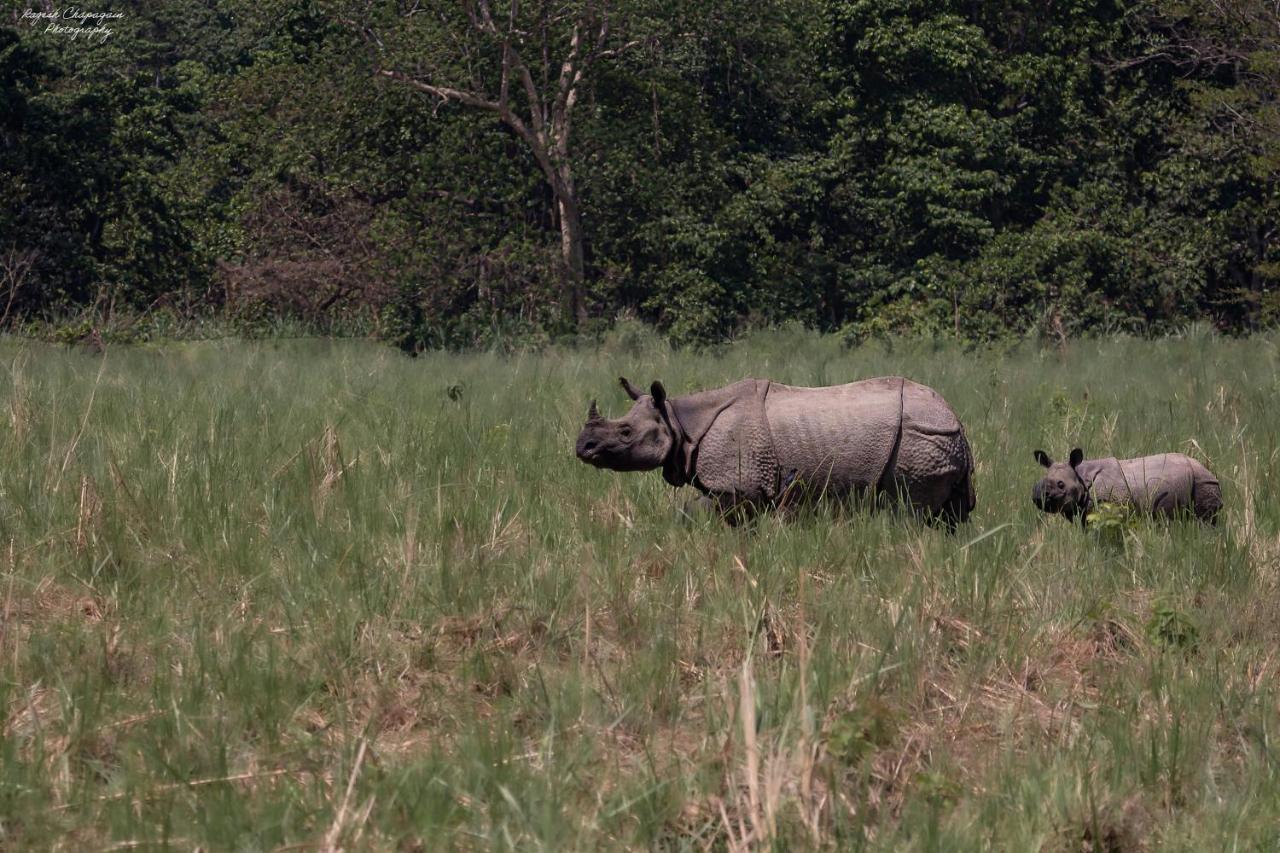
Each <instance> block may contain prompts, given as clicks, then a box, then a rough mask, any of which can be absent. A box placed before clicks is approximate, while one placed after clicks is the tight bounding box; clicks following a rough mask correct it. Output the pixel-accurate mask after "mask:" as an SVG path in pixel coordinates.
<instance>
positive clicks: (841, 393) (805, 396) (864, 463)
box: [765, 377, 903, 490]
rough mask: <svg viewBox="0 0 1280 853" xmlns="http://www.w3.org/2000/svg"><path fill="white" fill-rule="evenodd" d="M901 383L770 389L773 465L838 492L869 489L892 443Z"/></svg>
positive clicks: (893, 379)
mask: <svg viewBox="0 0 1280 853" xmlns="http://www.w3.org/2000/svg"><path fill="white" fill-rule="evenodd" d="M902 400H903V380H901V379H899V378H896V377H883V378H878V379H867V380H863V381H861V382H850V383H848V384H847V385H832V386H829V387H826V388H797V387H794V386H790V385H781V384H774V385H773V386H771V387H770V389H769V395H768V397H767V398H766V401H765V410H766V412H767V414H768V420H769V428H770V430H771V432H772V435H773V441H774V447H775V448H776V453H777V463H778V466H779V468H780V469H781V470H782V471H784V472H788V473H789V472H790V471H793V470H794V471H796V472H797V474H798V475H799V476H800V477H801V478H803V479H804V480H806V481H808V482H810V483H813V484H815V485H818V486H824V485H826V486H830V487H832V488H835V489H839V490H846V489H864V488H869V487H872V486H875V485H876V484H877V483H878V482H879V480H880V477H881V475H882V474H883V472H884V469H885V466H886V464H887V463H888V460H889V457H890V455H891V454H892V453H893V448H894V446H895V444H896V443H897V440H898V428H899V423H900V413H901V411H902Z"/></svg>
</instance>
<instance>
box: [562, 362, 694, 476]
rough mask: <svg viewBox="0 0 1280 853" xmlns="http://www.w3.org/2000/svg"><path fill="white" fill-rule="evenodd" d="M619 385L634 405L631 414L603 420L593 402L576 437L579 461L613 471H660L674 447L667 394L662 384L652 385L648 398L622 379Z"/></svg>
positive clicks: (674, 438)
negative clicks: (585, 420)
mask: <svg viewBox="0 0 1280 853" xmlns="http://www.w3.org/2000/svg"><path fill="white" fill-rule="evenodd" d="M619 382H621V383H622V387H623V388H624V389H625V390H626V392H627V396H629V397H630V398H631V399H632V400H633V401H634V403H633V404H632V406H631V411H629V412H627V413H626V414H625V415H623V416H622V417H620V418H617V419H610V418H605V417H602V416H601V415H600V410H599V409H597V408H596V401H595V400H592V401H591V408H590V409H589V410H588V411H587V422H586V424H585V425H584V426H583V427H582V432H580V433H579V434H578V443H577V447H576V448H575V450H576V452H577V454H578V458H579V459H581V460H582V461H583V462H586V463H587V464H588V465H594V466H596V467H597V468H609V469H611V470H613V471H649V470H652V469H654V468H660V467H662V466H663V464H664V463H666V462H667V461H668V459H670V458H671V456H672V450H673V449H674V447H675V444H676V435H675V432H674V430H673V428H672V426H671V423H670V421H669V419H668V415H667V410H666V403H667V392H666V390H665V389H664V388H663V387H662V383H661V382H654V383H653V385H652V386H650V388H649V393H648V394H645V393H642V392H641V391H640V390H639V389H637V388H636V387H635V386H634V385H632V384H631V383H630V382H628V381H627V380H626V378H625V377H624V378H621V379H619Z"/></svg>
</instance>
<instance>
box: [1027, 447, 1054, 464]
mask: <svg viewBox="0 0 1280 853" xmlns="http://www.w3.org/2000/svg"><path fill="white" fill-rule="evenodd" d="M1031 455H1032V456H1034V457H1035V458H1036V461H1037V462H1039V463H1040V464H1041V465H1043V466H1044V467H1046V468H1048V467H1049V466H1050V465H1052V464H1053V460H1052V459H1050V458H1049V454H1048V453H1045V452H1044V451H1043V450H1036V451H1034V452H1033V453H1032V454H1031Z"/></svg>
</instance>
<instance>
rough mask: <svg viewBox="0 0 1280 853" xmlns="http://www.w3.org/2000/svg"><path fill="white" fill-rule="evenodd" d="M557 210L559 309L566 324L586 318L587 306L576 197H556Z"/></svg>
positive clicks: (579, 216)
mask: <svg viewBox="0 0 1280 853" xmlns="http://www.w3.org/2000/svg"><path fill="white" fill-rule="evenodd" d="M556 205H557V207H558V208H559V213H560V260H561V263H562V269H561V276H562V285H561V287H562V289H561V294H560V309H561V312H562V313H563V315H564V320H565V322H566V323H567V324H569V325H570V326H573V325H577V324H579V323H582V322H583V321H584V320H586V319H587V306H586V304H585V303H584V301H583V298H582V283H583V281H584V279H585V277H586V273H585V270H584V268H583V267H584V263H583V251H582V243H583V238H582V214H581V212H580V211H579V210H578V200H577V199H576V198H575V197H574V196H573V195H569V194H567V195H564V196H561V197H559V198H557V199H556Z"/></svg>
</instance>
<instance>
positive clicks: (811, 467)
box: [577, 376, 974, 526]
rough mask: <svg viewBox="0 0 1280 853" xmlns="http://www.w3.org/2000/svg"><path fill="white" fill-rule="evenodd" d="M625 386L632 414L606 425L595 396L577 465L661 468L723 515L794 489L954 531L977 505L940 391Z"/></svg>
mask: <svg viewBox="0 0 1280 853" xmlns="http://www.w3.org/2000/svg"><path fill="white" fill-rule="evenodd" d="M620 382H621V383H622V387H623V388H624V389H625V390H626V392H627V394H628V395H629V396H630V397H631V399H632V400H634V401H635V403H634V405H632V407H631V411H629V412H628V413H627V414H626V415H625V416H623V417H621V418H618V419H617V420H609V419H607V418H604V417H601V416H600V412H599V411H598V410H597V408H596V402H595V401H594V400H592V401H591V408H590V410H589V412H588V414H587V423H586V425H585V426H584V427H583V428H582V432H581V434H580V435H579V436H578V443H577V454H578V458H579V459H581V460H582V461H583V462H587V463H589V464H591V465H594V466H596V467H598V468H609V469H612V470H614V471H648V470H652V469H654V468H661V469H662V475H663V477H664V478H665V479H666V481H667V482H668V483H670V484H671V485H672V486H677V487H678V486H684V485H686V484H690V485H693V486H694V487H695V488H697V489H698V490H699V491H701V492H702V493H703V494H704V495H706V496H708V497H710V498H712V499H713V500H714V501H715V503H716V504H717V506H718V508H719V509H720V510H721V511H722V512H728V511H729V510H742V509H748V510H749V509H755V508H760V507H766V506H772V505H776V504H778V503H779V502H780V501H781V500H782V499H783V498H784V497H785V496H789V495H793V494H798V495H802V496H818V497H821V496H831V497H844V496H848V495H851V494H869V495H872V496H874V497H880V496H886V497H888V498H889V499H890V500H894V501H897V500H902V501H905V502H906V503H907V504H909V505H910V506H911V507H912V508H913V509H915V510H916V511H918V512H920V513H921V514H923V515H926V516H929V517H933V518H938V519H940V520H942V521H943V522H945V523H946V524H948V525H949V526H950V525H954V524H955V523H956V522H960V521H964V520H966V519H967V518H968V516H969V513H970V512H971V511H972V510H973V507H974V493H973V454H972V453H971V452H970V450H969V442H968V441H967V440H966V439H965V435H964V429H963V428H962V427H961V425H960V421H959V420H958V419H957V418H956V415H955V413H954V412H953V411H952V410H951V407H950V406H948V405H947V402H946V401H945V400H943V399H942V397H941V396H939V395H938V393H937V392H936V391H934V390H933V389H932V388H928V387H926V386H924V385H920V384H918V383H916V382H912V381H911V380H909V379H903V378H902V377H898V376H890V377H882V378H879V379H866V380H863V381H861V382H850V383H849V384H847V385H833V386H830V387H826V388H798V387H794V386H791V385H783V384H781V383H779V382H771V381H769V380H766V379H744V380H742V381H741V382H735V383H734V384H732V385H726V386H725V387H723V388H716V389H714V390H711V391H700V392H697V393H694V394H686V395H684V396H680V397H668V396H667V393H666V390H665V389H664V388H663V387H662V383H660V382H654V383H653V385H652V386H651V387H650V389H649V393H648V394H645V393H643V392H641V391H640V390H638V389H637V388H635V387H634V386H633V385H632V384H631V383H630V382H628V381H627V380H626V379H625V378H623V379H621V380H620Z"/></svg>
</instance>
